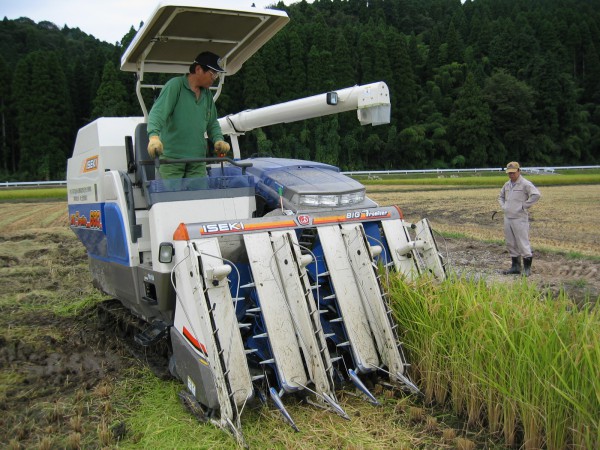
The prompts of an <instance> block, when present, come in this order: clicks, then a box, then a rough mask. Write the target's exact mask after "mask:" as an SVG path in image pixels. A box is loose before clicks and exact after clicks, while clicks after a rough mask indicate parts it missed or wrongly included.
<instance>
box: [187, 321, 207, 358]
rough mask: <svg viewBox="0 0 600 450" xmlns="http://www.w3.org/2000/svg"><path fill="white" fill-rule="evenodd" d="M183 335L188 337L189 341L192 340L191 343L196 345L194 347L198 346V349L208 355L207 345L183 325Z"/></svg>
mask: <svg viewBox="0 0 600 450" xmlns="http://www.w3.org/2000/svg"><path fill="white" fill-rule="evenodd" d="M183 335H184V336H185V337H186V339H187V340H188V341H190V343H191V344H192V345H193V346H194V348H196V350H198V351H201V352H202V353H204V354H205V355H208V352H207V351H206V347H205V346H204V344H202V343H201V342H198V339H196V338H195V337H194V336H192V333H190V331H189V330H188V329H187V328H186V327H183Z"/></svg>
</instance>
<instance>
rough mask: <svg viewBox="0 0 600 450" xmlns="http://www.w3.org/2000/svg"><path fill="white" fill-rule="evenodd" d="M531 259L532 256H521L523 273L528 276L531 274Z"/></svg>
mask: <svg viewBox="0 0 600 450" xmlns="http://www.w3.org/2000/svg"><path fill="white" fill-rule="evenodd" d="M532 260H533V256H530V257H529V258H523V275H524V276H526V277H528V276H529V275H531V261H532Z"/></svg>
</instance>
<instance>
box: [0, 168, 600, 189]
mask: <svg viewBox="0 0 600 450" xmlns="http://www.w3.org/2000/svg"><path fill="white" fill-rule="evenodd" d="M588 169H600V166H562V167H548V166H545V167H522V168H521V170H522V171H523V172H526V173H532V174H542V173H546V174H550V173H555V172H556V171H557V170H588ZM503 171H504V167H491V168H490V167H487V168H480V169H415V170H408V169H395V170H353V171H347V172H342V173H343V174H344V175H348V176H356V175H366V176H367V177H369V178H377V177H380V176H381V175H408V174H432V173H439V174H443V173H475V172H503ZM66 185H67V181H66V180H64V181H15V182H9V181H0V188H33V187H63V186H66Z"/></svg>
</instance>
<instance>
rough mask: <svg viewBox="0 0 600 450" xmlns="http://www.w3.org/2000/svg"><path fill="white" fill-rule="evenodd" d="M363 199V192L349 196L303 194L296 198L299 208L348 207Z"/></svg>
mask: <svg viewBox="0 0 600 450" xmlns="http://www.w3.org/2000/svg"><path fill="white" fill-rule="evenodd" d="M364 199H365V191H359V192H352V193H350V194H342V195H333V194H323V195H317V194H303V195H300V196H298V204H299V205H301V206H313V207H314V206H316V207H318V206H325V207H332V206H348V205H354V204H356V203H360V202H362V201H363V200H364Z"/></svg>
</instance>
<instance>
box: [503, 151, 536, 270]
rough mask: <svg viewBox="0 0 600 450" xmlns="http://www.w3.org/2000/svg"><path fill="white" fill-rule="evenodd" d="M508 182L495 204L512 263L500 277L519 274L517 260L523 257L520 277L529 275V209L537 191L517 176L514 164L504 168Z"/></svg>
mask: <svg viewBox="0 0 600 450" xmlns="http://www.w3.org/2000/svg"><path fill="white" fill-rule="evenodd" d="M506 173H507V174H508V177H509V178H510V180H508V181H507V182H506V183H505V184H504V186H502V189H501V190H500V195H499V196H498V202H499V203H500V206H501V207H502V211H503V212H504V238H505V239H506V246H507V247H508V252H509V253H510V257H511V259H512V266H511V268H510V269H508V270H505V271H504V272H503V273H504V275H511V274H516V275H518V274H520V273H521V257H523V275H525V276H526V277H528V276H529V275H530V274H531V261H532V260H533V256H532V253H531V246H530V245H529V208H531V207H532V206H533V204H534V203H535V202H537V201H538V200H539V199H540V197H541V195H540V191H538V190H537V188H536V187H535V186H534V185H533V183H532V182H531V181H529V180H526V179H525V178H523V176H521V166H520V165H519V163H518V162H515V161H513V162H509V163H508V164H507V165H506Z"/></svg>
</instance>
